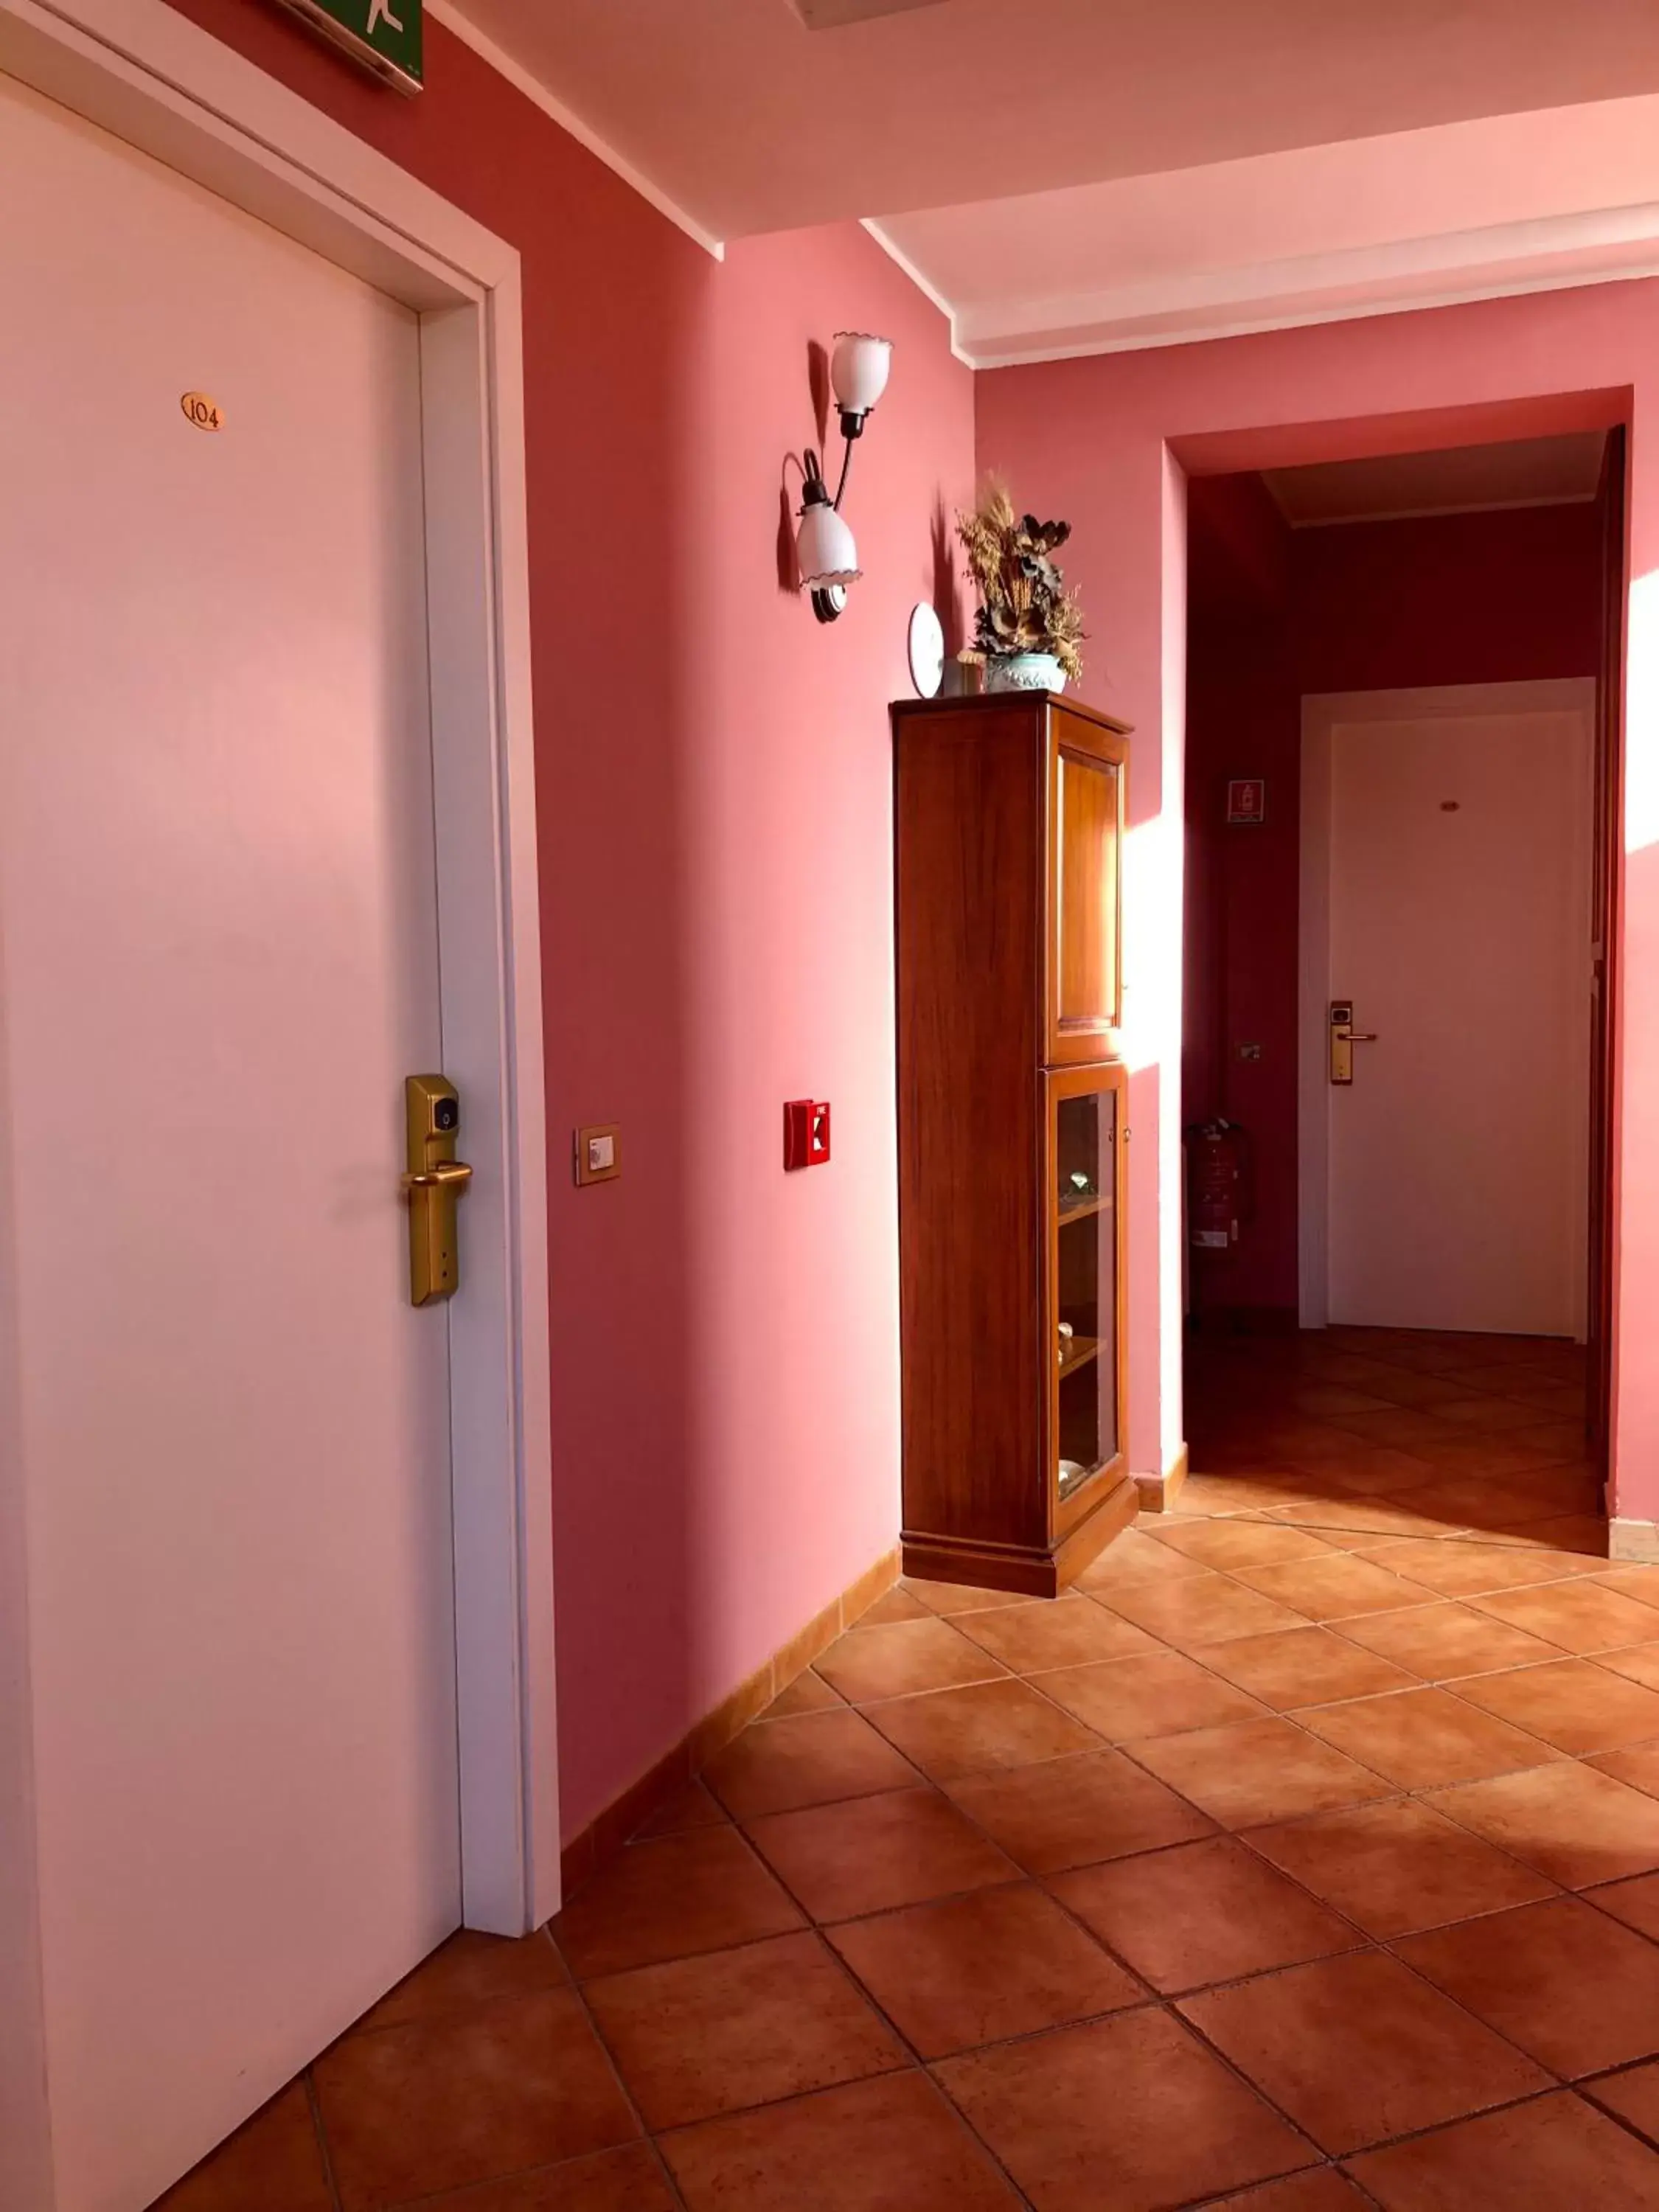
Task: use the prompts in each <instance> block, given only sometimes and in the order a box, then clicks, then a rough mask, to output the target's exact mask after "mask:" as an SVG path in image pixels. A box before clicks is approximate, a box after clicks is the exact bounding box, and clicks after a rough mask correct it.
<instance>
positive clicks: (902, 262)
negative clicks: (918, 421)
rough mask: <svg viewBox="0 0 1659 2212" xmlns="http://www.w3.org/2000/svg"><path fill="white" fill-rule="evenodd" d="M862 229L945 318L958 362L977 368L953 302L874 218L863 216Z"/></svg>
mask: <svg viewBox="0 0 1659 2212" xmlns="http://www.w3.org/2000/svg"><path fill="white" fill-rule="evenodd" d="M860 228H862V229H865V230H867V231H868V232H869V234H870V235H871V237H872V238H873V239H874V240H875V241H876V244H877V245H878V246H880V248H881V250H882V252H884V254H885V255H886V256H887V258H888V259H889V260H890V261H891V262H894V263H895V264H896V265H897V266H898V267H899V268H901V269H902V270H903V271H904V273H905V275H906V276H908V278H909V279H910V282H911V283H913V284H914V285H915V288H916V289H917V291H918V292H920V293H921V296H922V297H923V299H924V300H927V301H931V302H932V304H933V306H934V307H937V308H938V309H939V313H940V314H941V315H943V316H944V318H945V321H946V322H947V323H948V324H949V325H950V328H951V353H952V354H953V355H954V356H956V358H957V360H958V361H959V362H961V363H962V364H963V368H973V367H974V366H975V363H974V361H973V358H972V356H970V355H969V354H967V353H965V352H963V348H962V343H961V341H960V340H959V339H958V337H957V311H956V309H955V308H954V307H952V306H951V302H950V301H948V300H947V299H946V298H945V295H944V293H943V292H941V291H939V289H938V288H937V287H936V286H935V285H933V284H931V283H929V282H928V280H927V277H926V276H923V275H922V273H921V270H920V269H918V268H917V266H916V264H915V262H914V261H912V260H911V258H910V257H909V255H908V253H906V252H904V250H903V248H902V246H896V244H895V243H894V241H893V240H892V238H891V236H890V234H889V233H888V232H887V231H885V230H884V228H882V226H881V224H880V223H878V222H876V221H875V220H874V219H873V218H872V216H861V217H860Z"/></svg>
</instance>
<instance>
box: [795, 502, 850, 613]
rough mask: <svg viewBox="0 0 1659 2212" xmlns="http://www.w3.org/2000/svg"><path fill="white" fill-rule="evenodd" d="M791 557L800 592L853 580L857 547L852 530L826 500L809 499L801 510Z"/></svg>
mask: <svg viewBox="0 0 1659 2212" xmlns="http://www.w3.org/2000/svg"><path fill="white" fill-rule="evenodd" d="M795 559H796V562H797V563H798V565H799V569H800V587H801V589H802V591H804V592H821V591H823V590H826V589H827V588H828V586H829V585H831V584H855V583H857V581H858V580H859V574H860V570H859V549H858V547H857V545H856V544H854V541H853V533H852V532H851V531H850V530H849V529H848V527H847V525H846V524H845V523H844V522H843V521H842V519H841V517H840V515H838V514H837V513H836V510H835V508H834V507H831V506H830V504H829V501H828V500H827V499H825V500H809V501H808V502H807V504H806V506H805V507H804V508H803V509H802V512H801V518H800V529H799V532H798V533H797V535H796V538H795Z"/></svg>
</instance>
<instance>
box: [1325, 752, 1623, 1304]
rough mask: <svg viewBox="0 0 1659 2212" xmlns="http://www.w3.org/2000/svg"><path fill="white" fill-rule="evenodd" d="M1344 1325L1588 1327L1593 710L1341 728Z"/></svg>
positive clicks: (1337, 1250) (1332, 1094)
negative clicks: (1345, 1014)
mask: <svg viewBox="0 0 1659 2212" xmlns="http://www.w3.org/2000/svg"><path fill="white" fill-rule="evenodd" d="M1330 772H1331V783H1330V792H1331V802H1330V968H1329V975H1330V988H1331V995H1332V997H1333V999H1335V1000H1343V1001H1349V1000H1351V1001H1352V1008H1353V1024H1352V1026H1353V1028H1354V1030H1355V1031H1356V1032H1358V1033H1359V1035H1361V1036H1364V1035H1365V1034H1366V1033H1368V1032H1370V1033H1374V1038H1375V1041H1374V1042H1357V1043H1356V1044H1355V1045H1354V1047H1353V1054H1352V1060H1353V1080H1352V1084H1351V1085H1328V1087H1327V1090H1326V1092H1325V1097H1326V1098H1327V1101H1328V1115H1329V1121H1328V1132H1329V1139H1328V1140H1329V1211H1328V1238H1329V1284H1330V1318H1331V1320H1332V1321H1334V1322H1352V1323H1358V1324H1362V1325H1380V1326H1385V1327H1395V1328H1425V1329H1469V1330H1480V1331H1483V1332H1486V1331H1490V1332H1495V1333H1501V1332H1510V1333H1520V1334H1530V1335H1554V1336H1579V1337H1582V1336H1583V1333H1584V1326H1585V1302H1586V1283H1587V1258H1586V1253H1587V1237H1588V1224H1589V1200H1588V1190H1587V1181H1588V1176H1587V1157H1588V1143H1589V1050H1588V1040H1589V1020H1588V1009H1589V990H1590V982H1591V971H1590V915H1589V854H1590V829H1589V816H1590V793H1591V774H1592V744H1591V726H1590V717H1589V713H1588V712H1572V711H1567V712H1561V711H1555V712H1548V713H1545V712H1528V713H1517V712H1504V713H1496V714H1471V715H1462V714H1459V715H1426V716H1424V717H1422V718H1421V719H1418V720H1401V721H1364V722H1352V723H1344V724H1339V725H1338V726H1336V727H1335V729H1334V732H1333V733H1332V739H1331V763H1330Z"/></svg>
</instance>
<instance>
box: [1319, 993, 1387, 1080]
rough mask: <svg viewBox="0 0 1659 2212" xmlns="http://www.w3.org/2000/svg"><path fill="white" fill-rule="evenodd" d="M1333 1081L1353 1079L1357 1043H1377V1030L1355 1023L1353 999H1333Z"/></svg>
mask: <svg viewBox="0 0 1659 2212" xmlns="http://www.w3.org/2000/svg"><path fill="white" fill-rule="evenodd" d="M1330 1036H1331V1081H1332V1082H1333V1083H1352V1081H1353V1048H1354V1047H1355V1046H1356V1045H1357V1044H1375V1043H1376V1030H1357V1029H1356V1028H1355V1027H1354V1025H1353V1001H1352V999H1333V1000H1331V1018H1330Z"/></svg>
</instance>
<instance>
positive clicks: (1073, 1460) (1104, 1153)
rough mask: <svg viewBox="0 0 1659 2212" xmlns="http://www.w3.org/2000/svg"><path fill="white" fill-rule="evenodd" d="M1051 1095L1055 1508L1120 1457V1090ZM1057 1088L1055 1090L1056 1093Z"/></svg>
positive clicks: (1071, 1088) (1068, 1082)
mask: <svg viewBox="0 0 1659 2212" xmlns="http://www.w3.org/2000/svg"><path fill="white" fill-rule="evenodd" d="M1087 1080H1088V1079H1086V1078H1085V1077H1082V1076H1071V1077H1066V1078H1064V1079H1058V1080H1057V1081H1056V1082H1055V1084H1054V1091H1053V1094H1052V1095H1053V1114H1054V1122H1053V1132H1052V1145H1053V1152H1052V1158H1053V1161H1054V1250H1053V1260H1052V1268H1053V1273H1052V1277H1051V1280H1052V1282H1053V1285H1054V1297H1053V1309H1052V1310H1053V1313H1054V1323H1055V1339H1056V1340H1055V1344H1054V1365H1055V1370H1056V1375H1057V1378H1058V1380H1057V1389H1056V1397H1055V1401H1054V1404H1055V1419H1054V1461H1055V1468H1054V1479H1055V1484H1056V1489H1057V1492H1058V1495H1059V1497H1060V1499H1062V1500H1064V1499H1066V1498H1069V1497H1070V1496H1071V1495H1072V1494H1073V1492H1075V1491H1076V1490H1077V1489H1078V1488H1079V1486H1080V1485H1082V1484H1083V1483H1085V1482H1086V1481H1087V1480H1088V1479H1089V1477H1090V1476H1091V1474H1097V1473H1098V1471H1099V1470H1100V1469H1101V1468H1103V1467H1107V1466H1109V1464H1110V1463H1111V1462H1112V1461H1113V1460H1115V1458H1116V1457H1117V1455H1118V1451H1119V1435H1118V1429H1119V1413H1120V1408H1119V1406H1118V1372H1117V1370H1118V1362H1117V1336H1118V1311H1117V1274H1118V1231H1119V1223H1118V1202H1117V1193H1118V1152H1119V1148H1120V1142H1121V1139H1120V1134H1119V1108H1120V1102H1121V1090H1120V1088H1119V1085H1118V1083H1117V1082H1116V1081H1115V1080H1114V1081H1108V1082H1101V1080H1100V1078H1099V1077H1098V1075H1097V1076H1096V1077H1095V1079H1094V1080H1095V1082H1096V1083H1097V1084H1098V1085H1099V1087H1098V1088H1086V1089H1085V1088H1081V1087H1079V1086H1080V1085H1083V1084H1084V1083H1085V1082H1086V1081H1087ZM1062 1084H1063V1089H1062V1088H1061V1087H1060V1086H1061V1085H1062Z"/></svg>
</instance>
